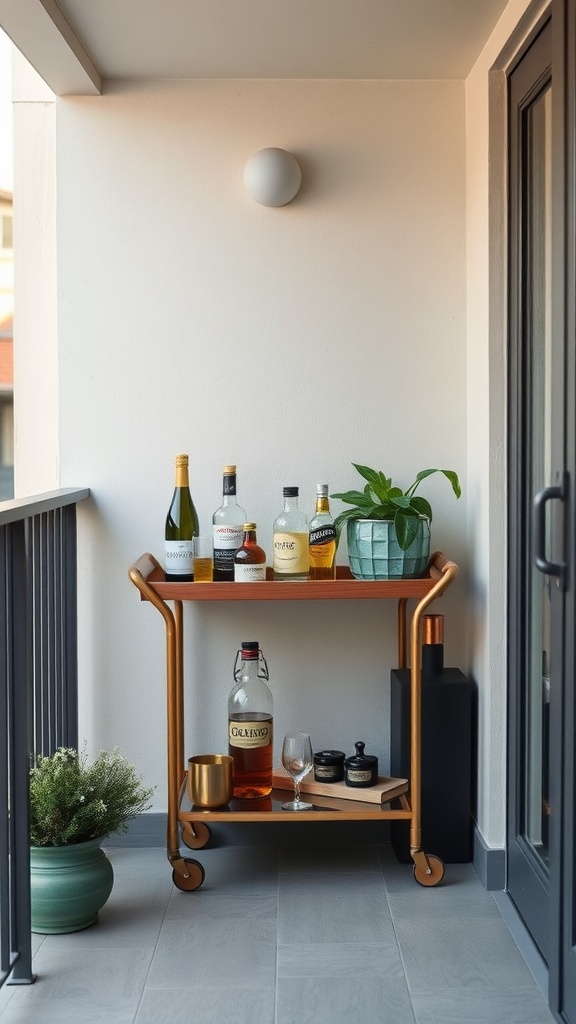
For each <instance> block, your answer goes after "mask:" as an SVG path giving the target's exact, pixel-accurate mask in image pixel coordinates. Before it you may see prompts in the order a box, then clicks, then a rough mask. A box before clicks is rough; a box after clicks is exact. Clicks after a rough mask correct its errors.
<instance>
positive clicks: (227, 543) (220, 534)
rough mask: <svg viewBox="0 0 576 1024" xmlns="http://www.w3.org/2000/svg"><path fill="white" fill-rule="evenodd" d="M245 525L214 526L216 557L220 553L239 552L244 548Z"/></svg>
mask: <svg viewBox="0 0 576 1024" xmlns="http://www.w3.org/2000/svg"><path fill="white" fill-rule="evenodd" d="M243 527H244V524H243V523H239V524H238V525H237V526H224V524H222V526H214V527H213V536H214V557H216V555H217V554H218V553H219V552H220V551H238V548H241V547H242V541H243V539H244V528H243Z"/></svg>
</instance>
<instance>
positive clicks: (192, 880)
mask: <svg viewBox="0 0 576 1024" xmlns="http://www.w3.org/2000/svg"><path fill="white" fill-rule="evenodd" d="M184 863H185V865H186V870H187V871H189V872H190V874H189V876H188V878H184V875H181V874H180V872H179V871H176V868H174V870H173V872H172V881H173V882H174V885H175V886H176V888H177V889H181V890H182V892H194V891H195V890H196V889H199V888H200V886H201V885H202V882H203V881H204V878H205V877H206V876H205V873H204V868H203V867H202V865H201V864H199V863H198V861H197V860H186V859H185V860H184Z"/></svg>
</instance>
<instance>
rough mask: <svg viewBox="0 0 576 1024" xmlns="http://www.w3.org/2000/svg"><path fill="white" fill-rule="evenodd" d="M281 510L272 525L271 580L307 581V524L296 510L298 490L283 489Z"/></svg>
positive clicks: (298, 510)
mask: <svg viewBox="0 0 576 1024" xmlns="http://www.w3.org/2000/svg"><path fill="white" fill-rule="evenodd" d="M283 494H284V510H283V511H282V512H281V513H280V515H279V516H278V518H277V519H276V521H275V523H274V563H273V565H274V579H275V580H288V581H290V580H296V581H297V580H307V579H308V574H309V570H310V553H309V549H308V520H307V519H306V516H305V515H304V513H303V512H301V511H300V509H299V508H298V488H297V487H284V489H283Z"/></svg>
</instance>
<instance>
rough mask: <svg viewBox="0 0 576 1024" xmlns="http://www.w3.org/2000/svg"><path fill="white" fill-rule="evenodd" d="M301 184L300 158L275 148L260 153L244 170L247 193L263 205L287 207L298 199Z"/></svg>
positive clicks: (262, 150)
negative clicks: (295, 198) (296, 196)
mask: <svg viewBox="0 0 576 1024" xmlns="http://www.w3.org/2000/svg"><path fill="white" fill-rule="evenodd" d="M301 183H302V171H301V170H300V166H299V164H298V161H297V159H296V157H295V156H292V153H287V152H286V150H285V149H277V148H276V147H275V146H270V147H269V148H268V149H260V150H258V152H257V153H254V155H253V156H251V157H250V159H249V160H248V162H247V164H246V166H245V168H244V184H245V186H246V191H247V192H248V195H249V196H250V198H251V199H253V200H254V202H255V203H260V205H261V206H285V205H286V203H289V202H290V200H291V199H294V196H295V195H296V194H297V192H298V189H299V188H300V185H301Z"/></svg>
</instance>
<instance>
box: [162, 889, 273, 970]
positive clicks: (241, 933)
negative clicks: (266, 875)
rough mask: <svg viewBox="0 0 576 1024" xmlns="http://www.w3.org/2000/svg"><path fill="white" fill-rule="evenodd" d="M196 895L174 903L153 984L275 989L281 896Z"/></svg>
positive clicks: (165, 930) (169, 912) (183, 897)
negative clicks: (279, 897)
mask: <svg viewBox="0 0 576 1024" xmlns="http://www.w3.org/2000/svg"><path fill="white" fill-rule="evenodd" d="M190 895H191V894H190V893H179V894H178V896H179V897H182V899H179V898H178V899H174V900H171V901H170V905H169V908H168V912H167V915H166V918H165V919H164V923H163V925H162V929H161V932H160V937H159V939H158V945H157V947H156V950H155V952H154V957H153V960H152V964H151V967H150V973H149V976H148V980H147V986H148V987H149V988H171V987H174V988H188V989H192V988H202V987H205V986H207V985H208V986H222V987H229V988H236V989H237V990H238V989H240V988H241V989H246V988H255V989H258V988H273V987H274V978H275V973H276V930H277V922H276V899H275V897H271V896H214V895H212V894H209V893H208V894H205V895H204V896H201V895H198V896H197V898H196V899H193V901H192V903H191V902H190ZM192 896H193V897H194V894H192Z"/></svg>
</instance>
